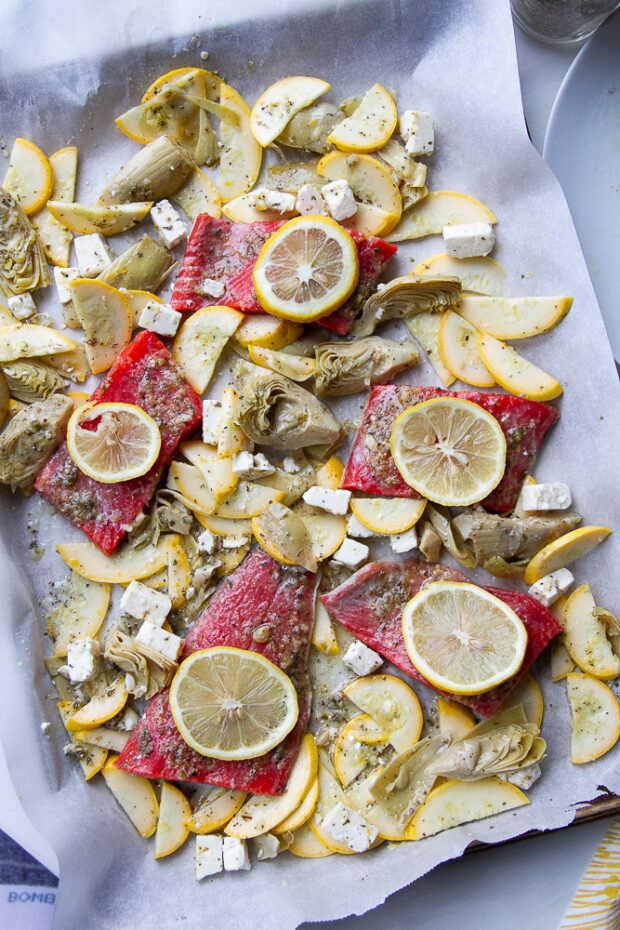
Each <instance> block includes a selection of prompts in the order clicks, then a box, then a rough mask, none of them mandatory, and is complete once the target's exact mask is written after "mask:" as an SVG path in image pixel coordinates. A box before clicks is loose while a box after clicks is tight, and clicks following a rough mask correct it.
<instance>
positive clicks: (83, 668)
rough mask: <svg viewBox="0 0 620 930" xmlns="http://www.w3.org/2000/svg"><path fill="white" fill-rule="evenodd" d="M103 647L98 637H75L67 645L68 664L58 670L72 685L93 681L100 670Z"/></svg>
mask: <svg viewBox="0 0 620 930" xmlns="http://www.w3.org/2000/svg"><path fill="white" fill-rule="evenodd" d="M100 661H101V647H100V646H99V643H98V642H97V640H96V639H90V638H89V637H86V638H85V639H75V640H74V641H73V642H72V643H69V645H68V647H67V664H66V665H63V666H62V667H61V668H60V669H59V670H58V671H59V672H60V673H61V674H62V675H64V676H65V678H68V679H69V681H70V682H71V684H72V685H75V684H78V683H80V682H83V681H91V679H93V678H94V677H95V675H96V674H97V672H98V671H99V664H100Z"/></svg>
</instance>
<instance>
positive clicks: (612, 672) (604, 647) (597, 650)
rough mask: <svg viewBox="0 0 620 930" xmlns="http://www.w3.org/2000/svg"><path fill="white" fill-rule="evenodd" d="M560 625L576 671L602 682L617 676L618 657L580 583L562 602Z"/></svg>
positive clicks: (619, 671)
mask: <svg viewBox="0 0 620 930" xmlns="http://www.w3.org/2000/svg"><path fill="white" fill-rule="evenodd" d="M562 626H563V627H564V631H565V632H564V643H565V645H566V648H567V650H568V654H569V655H570V657H571V659H572V661H573V662H574V663H575V664H576V665H578V666H579V668H580V669H582V670H583V671H584V672H587V673H588V674H589V675H592V676H594V678H601V679H603V680H604V681H609V680H610V679H612V678H617V676H618V675H620V656H618V655H617V654H616V652H615V651H614V649H613V646H612V643H611V642H610V640H609V638H608V636H607V628H606V626H605V624H604V622H603V621H602V620H601V619H600V618H599V617H598V616H597V614H596V603H595V601H594V598H593V596H592V591H591V590H590V585H589V584H582V585H581V586H580V587H579V588H577V589H576V590H575V591H573V592H572V594H571V595H570V597H569V598H568V600H567V601H566V604H565V605H564V610H563V612H562Z"/></svg>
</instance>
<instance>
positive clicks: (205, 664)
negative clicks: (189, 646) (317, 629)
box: [170, 646, 299, 759]
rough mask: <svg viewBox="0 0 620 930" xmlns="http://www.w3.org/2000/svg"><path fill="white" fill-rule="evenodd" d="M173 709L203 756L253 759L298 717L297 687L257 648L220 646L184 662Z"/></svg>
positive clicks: (176, 682) (172, 693) (184, 733)
mask: <svg viewBox="0 0 620 930" xmlns="http://www.w3.org/2000/svg"><path fill="white" fill-rule="evenodd" d="M170 709H171V711H172V716H173V717H174V722H175V723H176V725H177V727H178V728H179V731H180V733H181V736H182V737H183V739H184V740H185V742H186V743H188V745H190V746H191V747H192V749H195V750H196V752H199V753H200V754H201V755H203V756H210V757H212V758H215V759H253V758H255V757H256V756H262V755H263V754H264V753H266V752H269V750H270V749H273V748H274V747H275V746H277V745H278V743H281V742H282V740H283V739H284V738H285V736H287V734H288V733H290V732H291V730H292V729H293V727H294V726H295V724H296V723H297V717H298V715H299V708H298V705H297V692H296V691H295V688H294V686H293V683H292V681H291V679H290V678H289V677H288V675H285V674H284V672H283V671H282V670H281V669H279V668H278V667H277V665H274V664H273V662H270V661H269V659H266V658H265V657H264V656H262V655H260V654H259V653H257V652H249V651H247V650H246V649H233V648H231V647H229V646H214V647H213V648H211V649H201V650H200V651H198V652H194V653H193V654H192V655H191V656H189V657H188V658H187V659H185V660H184V661H183V662H182V663H181V665H180V666H179V668H178V670H177V672H176V675H175V676H174V679H173V681H172V685H171V688H170Z"/></svg>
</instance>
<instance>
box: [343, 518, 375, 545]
mask: <svg viewBox="0 0 620 930" xmlns="http://www.w3.org/2000/svg"><path fill="white" fill-rule="evenodd" d="M347 534H348V535H349V536H355V537H357V539H369V538H370V537H371V536H379V535H380V534H379V533H375V531H374V530H371V529H369V528H368V527H367V526H364V524H363V523H361V522H360V521H359V520H358V519H357V517H356V516H355V514H354V513H350V514H349V515H348V517H347Z"/></svg>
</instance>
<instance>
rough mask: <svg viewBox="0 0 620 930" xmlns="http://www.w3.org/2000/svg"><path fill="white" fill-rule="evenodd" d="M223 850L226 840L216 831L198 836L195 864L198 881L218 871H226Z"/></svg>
mask: <svg viewBox="0 0 620 930" xmlns="http://www.w3.org/2000/svg"><path fill="white" fill-rule="evenodd" d="M223 851H224V841H223V839H222V837H221V836H218V835H217V834H216V833H211V834H209V833H208V834H207V835H206V836H200V834H199V835H198V836H197V837H196V849H195V853H194V866H195V869H196V881H197V882H199V881H200V879H201V878H206V877H207V876H208V875H217V873H218V872H223V871H224V856H223Z"/></svg>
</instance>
